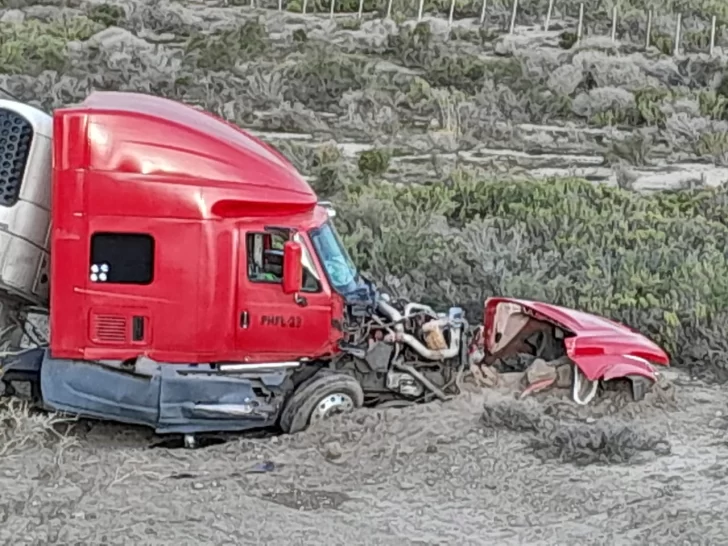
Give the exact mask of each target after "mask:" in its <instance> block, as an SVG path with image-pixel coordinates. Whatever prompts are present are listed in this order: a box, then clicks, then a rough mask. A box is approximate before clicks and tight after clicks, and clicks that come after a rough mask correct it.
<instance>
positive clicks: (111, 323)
mask: <svg viewBox="0 0 728 546" xmlns="http://www.w3.org/2000/svg"><path fill="white" fill-rule="evenodd" d="M91 331H92V332H93V336H92V338H93V341H95V342H97V343H98V342H101V343H104V342H105V343H124V342H125V341H126V340H127V323H126V317H123V316H119V315H95V314H94V315H92V317H91Z"/></svg>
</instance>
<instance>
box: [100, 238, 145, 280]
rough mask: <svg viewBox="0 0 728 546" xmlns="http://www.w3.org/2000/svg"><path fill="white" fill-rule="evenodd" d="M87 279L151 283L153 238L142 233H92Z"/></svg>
mask: <svg viewBox="0 0 728 546" xmlns="http://www.w3.org/2000/svg"><path fill="white" fill-rule="evenodd" d="M89 278H90V279H91V282H98V283H102V282H103V283H117V284H151V282H152V280H153V278H154V238H153V237H152V236H151V235H147V234H145V233H94V234H93V235H92V236H91V256H90V264H89Z"/></svg>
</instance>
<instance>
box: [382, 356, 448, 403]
mask: <svg viewBox="0 0 728 546" xmlns="http://www.w3.org/2000/svg"><path fill="white" fill-rule="evenodd" d="M392 365H393V366H394V367H395V368H397V369H398V370H399V371H401V372H405V373H408V374H410V375H411V376H412V377H414V378H415V379H417V381H419V382H420V383H422V384H423V385H424V386H425V387H426V388H428V389H430V391H431V392H432V393H433V394H434V395H435V396H436V397H437V398H438V399H439V400H441V401H443V402H447V401H448V400H450V399H452V397H451V396H448V395H446V394H445V393H444V392H442V391H441V390H440V389H439V388H437V387H436V386H435V385H434V384H433V383H432V382H431V381H430V380H429V379H427V378H426V377H425V376H424V375H422V374H421V373H420V372H418V371H417V370H415V369H414V368H413V367H412V366H410V365H408V364H400V363H398V362H392Z"/></svg>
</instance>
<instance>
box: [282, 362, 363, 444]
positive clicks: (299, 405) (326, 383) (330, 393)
mask: <svg viewBox="0 0 728 546" xmlns="http://www.w3.org/2000/svg"><path fill="white" fill-rule="evenodd" d="M363 404H364V391H363V390H362V388H361V385H359V382H358V381H357V380H356V379H354V378H353V377H351V376H349V375H346V374H343V373H330V372H323V373H322V372H319V373H317V374H316V375H314V376H313V377H312V378H311V379H308V380H307V381H304V382H303V383H301V384H300V385H299V386H298V388H296V390H295V391H294V393H293V394H292V395H291V397H290V398H289V399H288V400H286V402H285V404H284V406H283V411H282V412H281V419H280V426H281V429H282V430H283V432H285V433H287V434H295V433H296V432H300V431H302V430H304V429H305V428H306V427H308V425H309V424H314V423H316V422H318V421H322V420H323V419H326V418H328V417H330V416H331V415H335V414H337V413H346V412H349V411H352V410H354V409H356V408H360V407H361V406H362V405H363Z"/></svg>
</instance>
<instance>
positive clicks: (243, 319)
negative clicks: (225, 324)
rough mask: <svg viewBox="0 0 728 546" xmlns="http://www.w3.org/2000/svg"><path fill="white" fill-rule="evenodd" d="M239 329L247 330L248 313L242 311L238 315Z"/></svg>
mask: <svg viewBox="0 0 728 546" xmlns="http://www.w3.org/2000/svg"><path fill="white" fill-rule="evenodd" d="M240 327H241V328H247V327H248V312H247V311H243V312H242V313H240Z"/></svg>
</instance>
